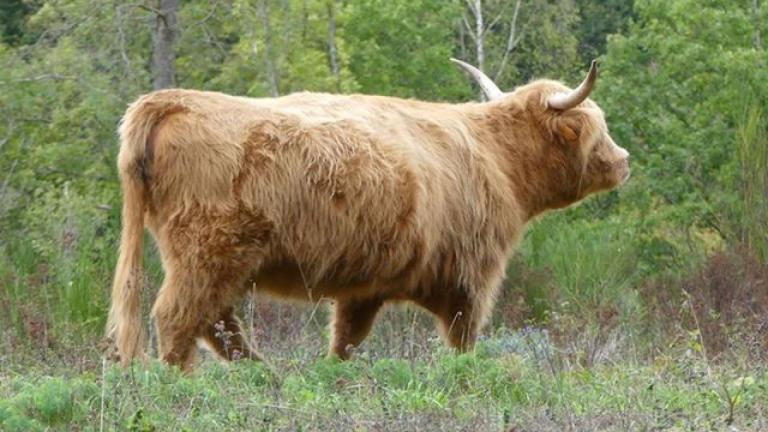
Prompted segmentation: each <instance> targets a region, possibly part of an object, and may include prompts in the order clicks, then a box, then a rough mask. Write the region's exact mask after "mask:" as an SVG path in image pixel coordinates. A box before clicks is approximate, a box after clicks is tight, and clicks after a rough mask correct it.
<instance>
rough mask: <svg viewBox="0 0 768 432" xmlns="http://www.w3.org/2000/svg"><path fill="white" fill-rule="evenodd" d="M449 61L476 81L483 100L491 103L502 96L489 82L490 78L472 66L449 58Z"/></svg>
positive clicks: (494, 85) (497, 88) (495, 86)
mask: <svg viewBox="0 0 768 432" xmlns="http://www.w3.org/2000/svg"><path fill="white" fill-rule="evenodd" d="M451 61H452V62H454V63H456V64H457V65H459V67H460V68H462V69H464V71H466V72H467V73H468V74H470V75H472V78H474V79H475V81H477V84H478V85H479V86H480V89H482V90H483V94H484V95H485V98H486V99H488V100H489V101H492V100H494V99H498V98H500V97H502V96H504V93H503V92H502V91H501V90H499V87H498V86H497V85H496V84H494V83H493V81H491V79H490V78H488V76H487V75H486V74H484V73H483V71H481V70H480V69H478V68H476V67H474V66H472V65H471V64H469V63H465V62H463V61H461V60H458V59H455V58H451Z"/></svg>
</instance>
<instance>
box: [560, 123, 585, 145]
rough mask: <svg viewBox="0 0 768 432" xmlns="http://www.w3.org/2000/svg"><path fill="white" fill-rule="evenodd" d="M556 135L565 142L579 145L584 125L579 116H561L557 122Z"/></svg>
mask: <svg viewBox="0 0 768 432" xmlns="http://www.w3.org/2000/svg"><path fill="white" fill-rule="evenodd" d="M553 126H554V127H553V129H554V133H555V134H556V135H559V136H560V138H561V139H562V140H563V142H566V143H568V144H578V142H579V137H581V129H582V127H581V126H582V125H581V122H580V121H579V117H577V116H568V117H566V116H561V117H559V118H557V119H556V120H555V124H554V125H553Z"/></svg>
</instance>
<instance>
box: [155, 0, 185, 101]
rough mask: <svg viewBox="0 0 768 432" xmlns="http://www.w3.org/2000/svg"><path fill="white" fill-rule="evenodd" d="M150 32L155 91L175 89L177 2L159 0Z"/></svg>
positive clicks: (177, 30) (177, 32) (176, 0)
mask: <svg viewBox="0 0 768 432" xmlns="http://www.w3.org/2000/svg"><path fill="white" fill-rule="evenodd" d="M158 3H159V8H158V11H157V14H156V15H157V16H156V18H155V19H156V21H155V28H154V30H153V32H152V76H153V78H154V88H155V90H158V89H164V88H170V87H176V49H175V45H176V38H177V36H178V34H179V20H178V14H179V0H159V1H158Z"/></svg>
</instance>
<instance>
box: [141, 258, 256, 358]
mask: <svg viewBox="0 0 768 432" xmlns="http://www.w3.org/2000/svg"><path fill="white" fill-rule="evenodd" d="M228 275H230V276H231V275H232V273H228ZM230 276H227V277H224V276H220V277H216V276H213V277H212V275H211V274H210V273H209V272H205V271H203V270H202V269H199V268H198V269H195V270H192V269H191V268H190V267H186V268H185V271H184V272H181V271H174V272H171V273H170V274H168V275H167V276H166V280H165V282H164V283H163V286H162V288H161V289H160V292H159V294H158V297H157V301H156V302H155V305H154V307H153V308H152V313H153V315H154V318H155V325H156V326H157V338H158V351H159V354H160V358H161V359H162V360H163V361H165V362H166V363H168V364H171V365H176V366H179V367H181V368H182V369H185V370H188V369H190V368H191V366H192V363H193V361H194V354H195V347H196V342H197V338H198V337H206V336H207V335H209V334H210V335H211V336H212V337H213V342H216V341H220V343H221V344H222V345H221V347H217V346H216V345H214V349H216V350H217V352H219V350H221V351H224V352H226V351H227V350H229V352H230V354H229V355H228V356H227V357H228V358H232V357H231V356H232V355H234V354H235V350H238V351H239V352H240V353H241V355H247V356H252V355H253V353H252V352H251V350H250V348H248V345H247V343H246V341H245V339H244V338H243V334H242V331H241V330H240V326H239V325H238V324H237V319H236V318H235V317H234V315H233V314H232V309H231V307H230V306H229V305H231V304H232V302H233V301H235V300H236V299H237V295H236V293H235V292H230V291H228V290H227V288H226V287H228V286H234V285H235V284H233V283H232V282H233V279H232V277H230ZM222 311H225V314H222ZM217 321H224V323H223V325H220V326H218V327H220V330H217V329H216V327H215V324H216V322H217ZM217 332H220V333H221V334H219V335H217V334H216V333H217ZM217 336H218V338H217ZM206 339H207V337H206ZM225 341H226V343H229V344H230V345H229V346H228V347H227V346H226V345H225ZM209 342H210V341H209Z"/></svg>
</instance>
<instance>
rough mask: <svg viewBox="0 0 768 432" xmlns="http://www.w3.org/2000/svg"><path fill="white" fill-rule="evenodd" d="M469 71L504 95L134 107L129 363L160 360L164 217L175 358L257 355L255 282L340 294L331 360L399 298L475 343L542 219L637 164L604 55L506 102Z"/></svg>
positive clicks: (168, 100) (191, 101) (122, 293)
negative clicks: (145, 326) (156, 266)
mask: <svg viewBox="0 0 768 432" xmlns="http://www.w3.org/2000/svg"><path fill="white" fill-rule="evenodd" d="M456 62H457V63H458V64H459V65H460V66H461V67H462V68H464V69H465V70H466V71H467V72H469V73H470V74H471V75H472V76H473V77H474V78H475V79H476V80H477V81H478V83H479V84H480V85H481V87H482V88H483V90H484V91H485V94H486V96H487V98H488V99H489V101H488V102H485V103H464V104H447V103H429V102H420V101H415V100H404V99H398V98H392V97H383V96H362V95H350V96H342V95H329V94H317V93H299V94H293V95H290V96H285V97H281V98H276V99H251V98H244V97H233V96H228V95H225V94H220V93H212V92H201V91H191V90H164V91H157V92H154V93H150V94H148V95H145V96H142V97H141V98H139V100H137V101H136V102H135V103H133V104H132V105H131V106H130V108H129V109H128V111H127V112H126V114H125V117H124V118H123V122H122V125H121V126H120V138H121V144H120V154H119V158H118V166H119V170H120V176H121V181H122V189H123V195H124V204H123V233H122V240H121V246H120V257H119V260H118V264H117V269H116V275H115V281H114V287H113V292H112V308H111V311H110V316H109V324H108V335H110V336H111V337H112V338H114V341H115V342H116V346H117V349H118V354H119V356H120V359H121V360H122V362H123V363H124V364H126V363H127V362H129V361H130V360H131V359H133V358H135V357H139V356H142V355H143V354H142V352H143V344H144V342H143V338H142V330H141V329H142V326H141V319H140V307H139V306H140V291H141V284H142V283H141V281H142V277H141V266H142V264H141V255H142V253H141V250H142V246H141V244H142V233H143V230H144V227H145V226H146V227H148V228H149V230H150V231H151V233H152V234H153V236H154V238H155V239H156V241H157V244H158V248H159V250H160V254H161V256H162V262H163V268H164V269H165V281H164V282H163V285H162V287H161V288H160V291H159V294H158V298H157V300H156V302H155V305H154V307H153V310H152V313H153V315H154V319H155V322H156V325H157V336H158V342H159V353H160V356H161V358H162V359H163V360H164V361H166V362H168V363H171V364H175V365H180V366H182V367H189V366H190V363H191V361H192V358H193V352H194V347H195V343H196V341H197V340H198V339H200V340H203V341H205V342H207V343H208V344H209V345H210V346H211V347H212V348H213V349H214V350H215V351H216V352H217V353H218V354H219V355H221V356H222V357H224V358H232V357H235V356H236V357H241V356H242V357H248V358H258V357H257V355H256V353H255V352H254V351H253V350H252V349H251V348H250V347H249V346H248V343H247V342H246V339H245V338H244V337H243V336H242V331H241V329H240V326H239V324H238V320H237V319H236V318H235V316H234V314H233V306H234V305H235V304H236V303H237V302H238V301H239V300H240V299H241V298H243V296H244V295H245V294H246V293H247V292H249V290H251V289H253V288H254V287H255V289H257V290H262V291H267V292H270V293H273V294H275V295H277V296H279V297H283V298H291V299H303V300H312V301H316V300H318V299H332V300H333V301H334V306H333V321H332V323H331V327H332V333H333V336H332V341H331V347H330V353H331V354H334V355H338V356H339V357H341V358H346V357H348V355H349V353H348V347H349V346H350V345H352V346H354V345H358V344H359V343H360V342H361V341H362V340H363V338H365V336H366V335H367V334H368V332H369V330H370V328H371V325H372V323H373V320H374V317H375V316H376V313H377V311H378V310H379V309H380V308H381V306H382V305H383V304H384V303H387V302H397V301H410V302H413V303H415V304H417V305H420V306H422V307H423V308H425V309H426V310H428V311H430V312H431V313H433V314H434V315H435V316H436V319H437V322H438V324H439V327H440V328H441V330H442V333H443V335H444V336H445V338H446V339H447V342H448V343H449V344H450V345H451V346H453V347H456V348H458V349H460V350H467V349H469V348H471V347H472V346H473V344H474V342H475V339H476V337H477V335H478V331H479V329H480V328H481V327H482V325H483V323H484V322H485V321H486V318H487V317H488V315H489V312H490V310H491V308H492V306H493V304H494V301H495V298H496V294H497V291H498V289H499V286H500V284H501V280H502V277H503V275H504V267H505V263H506V261H507V257H508V255H509V254H510V253H511V250H512V247H513V246H514V245H515V243H516V242H517V241H518V239H519V238H520V236H521V233H522V232H523V227H524V225H525V223H526V222H527V221H529V220H530V219H531V218H533V217H535V216H536V215H538V214H540V213H542V212H544V211H546V210H550V209H555V208H561V207H565V206H567V205H569V204H572V203H575V202H576V201H579V200H581V199H582V198H584V197H585V196H587V195H589V194H591V193H593V192H598V191H601V190H607V189H611V188H613V187H615V186H617V185H619V184H621V183H622V182H623V181H624V180H626V178H627V177H628V175H629V166H628V162H627V161H628V153H627V152H626V151H625V150H623V149H622V148H620V147H618V146H616V144H614V142H613V141H612V140H611V138H610V136H609V135H608V130H607V128H606V124H605V121H604V119H603V113H602V112H601V110H600V109H599V108H598V107H597V105H595V104H594V103H593V102H592V101H590V100H589V99H587V96H588V95H589V92H590V91H591V89H592V85H593V84H594V82H595V78H596V72H597V71H596V66H595V64H594V63H593V65H592V68H591V70H590V72H589V75H588V76H587V78H586V79H585V81H584V82H583V83H582V84H581V85H580V86H579V87H578V88H577V89H576V90H570V89H568V88H566V87H565V86H563V85H562V84H560V83H558V82H555V81H546V80H538V81H534V82H532V83H530V84H528V85H525V86H522V87H519V88H517V89H515V90H514V91H513V92H511V93H502V92H501V91H500V90H499V89H498V88H497V87H496V85H495V84H493V82H491V80H490V79H488V78H487V77H486V76H485V75H483V74H482V72H480V71H478V70H477V69H475V68H473V67H472V66H470V65H467V64H466V63H463V62H459V61H456ZM222 321H223V323H224V326H225V327H226V330H229V331H231V332H232V333H233V334H234V336H233V337H232V338H231V339H230V340H229V341H228V342H229V344H228V346H227V347H226V348H228V349H225V347H224V346H222V342H221V341H220V340H219V338H217V337H216V332H217V331H220V330H223V329H222V328H221V324H219V325H218V327H219V330H217V329H216V327H215V326H214V324H215V323H221V322H222Z"/></svg>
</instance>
